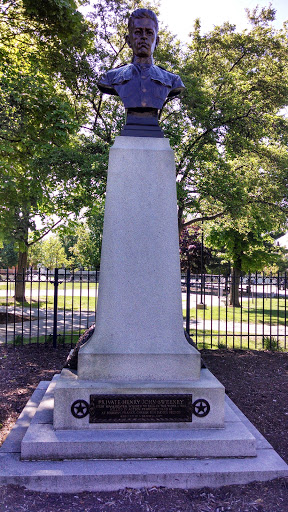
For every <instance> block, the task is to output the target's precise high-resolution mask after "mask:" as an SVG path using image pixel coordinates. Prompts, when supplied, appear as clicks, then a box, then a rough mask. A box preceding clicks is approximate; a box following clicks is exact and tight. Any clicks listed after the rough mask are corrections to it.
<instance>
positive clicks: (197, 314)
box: [183, 298, 288, 325]
mask: <svg viewBox="0 0 288 512" xmlns="http://www.w3.org/2000/svg"><path fill="white" fill-rule="evenodd" d="M183 313H184V316H185V318H186V311H183ZM211 316H212V320H221V321H224V322H226V320H227V322H235V323H241V322H242V323H246V324H247V323H252V324H263V323H264V324H269V325H270V324H271V325H285V324H286V321H287V319H288V302H287V301H285V299H279V300H278V299H270V298H268V299H264V300H263V299H262V298H261V299H258V300H257V301H255V300H254V301H253V302H252V301H251V300H250V301H249V307H248V301H245V302H244V301H243V305H242V308H233V307H231V306H227V307H226V306H225V305H220V306H218V304H217V305H213V307H212V308H211V305H208V304H207V305H206V309H197V310H196V308H195V307H192V308H191V309H190V318H191V319H194V320H195V319H196V318H197V320H204V319H205V322H206V321H207V322H209V320H210V321H211Z"/></svg>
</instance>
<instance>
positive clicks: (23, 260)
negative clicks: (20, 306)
mask: <svg viewBox="0 0 288 512" xmlns="http://www.w3.org/2000/svg"><path fill="white" fill-rule="evenodd" d="M27 260H28V248H26V249H25V251H24V252H22V251H19V253H18V269H17V274H16V283H15V299H16V300H17V301H18V302H25V300H26V299H25V275H26V270H27Z"/></svg>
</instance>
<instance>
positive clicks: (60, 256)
mask: <svg viewBox="0 0 288 512" xmlns="http://www.w3.org/2000/svg"><path fill="white" fill-rule="evenodd" d="M41 263H42V265H44V267H46V268H49V269H52V268H59V267H66V266H68V265H69V262H68V260H67V258H66V254H65V249H64V247H63V245H62V243H61V240H60V238H59V236H57V235H53V236H50V237H49V238H47V240H44V241H43V243H42V255H41Z"/></svg>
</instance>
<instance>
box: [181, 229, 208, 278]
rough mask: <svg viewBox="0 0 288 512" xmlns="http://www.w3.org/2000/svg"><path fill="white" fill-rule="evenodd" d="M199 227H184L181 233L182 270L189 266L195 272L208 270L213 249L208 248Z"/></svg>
mask: <svg viewBox="0 0 288 512" xmlns="http://www.w3.org/2000/svg"><path fill="white" fill-rule="evenodd" d="M199 231H200V229H199V227H196V228H191V227H190V228H183V229H182V231H181V234H180V243H179V245H180V263H181V270H182V271H186V270H187V268H188V267H189V268H190V270H191V272H192V273H193V274H200V273H205V272H206V267H207V265H208V264H209V262H210V260H211V251H210V249H208V248H207V247H206V246H205V245H204V243H203V239H202V234H201V233H200V232H199Z"/></svg>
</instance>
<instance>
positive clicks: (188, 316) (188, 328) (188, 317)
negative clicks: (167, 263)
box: [186, 265, 190, 336]
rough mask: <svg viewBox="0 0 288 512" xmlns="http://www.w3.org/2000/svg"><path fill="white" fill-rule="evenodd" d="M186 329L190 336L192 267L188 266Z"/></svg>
mask: <svg viewBox="0 0 288 512" xmlns="http://www.w3.org/2000/svg"><path fill="white" fill-rule="evenodd" d="M186 331H187V333H188V334H189V336H190V267H189V265H188V268H187V279H186Z"/></svg>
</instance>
